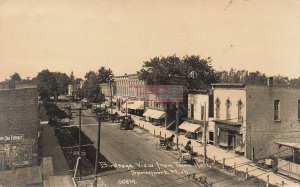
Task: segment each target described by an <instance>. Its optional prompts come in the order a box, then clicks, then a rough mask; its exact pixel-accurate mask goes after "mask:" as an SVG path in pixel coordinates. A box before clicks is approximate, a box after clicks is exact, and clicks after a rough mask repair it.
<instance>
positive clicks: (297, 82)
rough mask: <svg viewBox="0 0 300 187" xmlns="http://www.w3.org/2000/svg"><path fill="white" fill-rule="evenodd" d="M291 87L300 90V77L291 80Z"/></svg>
mask: <svg viewBox="0 0 300 187" xmlns="http://www.w3.org/2000/svg"><path fill="white" fill-rule="evenodd" d="M290 84H291V87H293V88H300V77H299V78H295V79H291V80H290Z"/></svg>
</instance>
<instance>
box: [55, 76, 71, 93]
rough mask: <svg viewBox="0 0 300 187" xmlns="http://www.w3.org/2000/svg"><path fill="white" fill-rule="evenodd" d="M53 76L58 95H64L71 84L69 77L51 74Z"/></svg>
mask: <svg viewBox="0 0 300 187" xmlns="http://www.w3.org/2000/svg"><path fill="white" fill-rule="evenodd" d="M52 74H53V76H54V77H55V79H56V82H57V91H58V94H66V93H67V92H68V86H69V85H70V84H71V79H70V77H69V76H68V75H67V74H65V73H61V72H53V73H52Z"/></svg>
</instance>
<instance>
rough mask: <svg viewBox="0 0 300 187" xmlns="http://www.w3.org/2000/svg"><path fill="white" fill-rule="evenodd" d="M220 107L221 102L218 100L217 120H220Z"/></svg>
mask: <svg viewBox="0 0 300 187" xmlns="http://www.w3.org/2000/svg"><path fill="white" fill-rule="evenodd" d="M220 105H221V102H220V100H219V99H216V118H217V119H219V118H220Z"/></svg>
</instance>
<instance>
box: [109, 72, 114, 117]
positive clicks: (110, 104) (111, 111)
mask: <svg viewBox="0 0 300 187" xmlns="http://www.w3.org/2000/svg"><path fill="white" fill-rule="evenodd" d="M109 88H110V103H109V106H110V113H111V114H112V113H113V109H112V88H111V78H109Z"/></svg>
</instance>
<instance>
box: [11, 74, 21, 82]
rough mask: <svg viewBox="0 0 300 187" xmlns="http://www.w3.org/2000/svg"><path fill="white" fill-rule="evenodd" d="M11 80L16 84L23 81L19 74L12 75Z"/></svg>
mask: <svg viewBox="0 0 300 187" xmlns="http://www.w3.org/2000/svg"><path fill="white" fill-rule="evenodd" d="M10 79H11V80H12V81H14V82H16V81H21V80H22V78H21V76H20V75H19V74H18V73H14V74H12V75H11V76H10Z"/></svg>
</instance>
